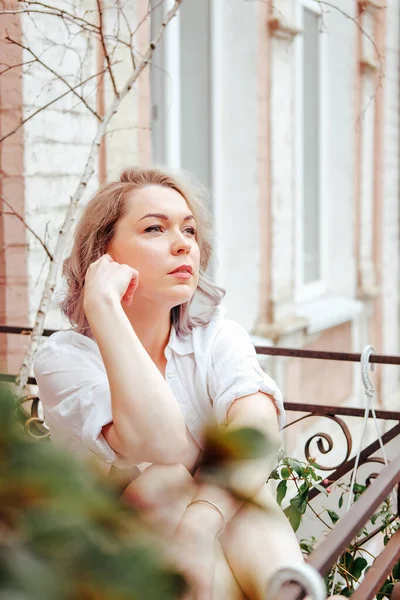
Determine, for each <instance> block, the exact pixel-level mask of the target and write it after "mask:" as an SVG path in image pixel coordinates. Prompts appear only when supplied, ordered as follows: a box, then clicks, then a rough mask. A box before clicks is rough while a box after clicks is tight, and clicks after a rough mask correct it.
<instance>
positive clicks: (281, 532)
mask: <svg viewBox="0 0 400 600" xmlns="http://www.w3.org/2000/svg"><path fill="white" fill-rule="evenodd" d="M255 500H256V501H257V502H258V503H259V504H261V505H262V506H263V509H259V508H256V507H254V506H252V505H251V504H246V505H244V506H242V508H240V509H239V511H238V512H237V514H236V515H235V516H234V517H233V519H231V521H230V522H229V523H228V525H227V527H226V530H225V531H224V533H223V534H222V536H221V545H222V549H223V551H224V553H225V556H226V558H227V560H228V563H229V565H230V567H231V569H232V572H233V573H234V575H235V577H236V579H237V581H238V583H239V585H240V587H241V588H242V590H243V591H244V593H245V594H246V595H247V596H248V598H249V600H268V599H267V598H266V597H265V590H266V587H267V581H268V579H269V577H270V576H271V575H272V573H273V572H274V571H276V570H277V569H278V568H279V567H282V566H285V565H291V564H294V563H302V562H304V559H303V556H302V553H301V550H300V546H299V543H298V541H297V539H296V536H295V534H294V532H293V530H292V528H291V526H290V524H289V521H288V520H287V518H286V517H285V515H284V514H283V512H282V510H281V509H280V507H279V506H278V504H277V503H276V502H275V500H274V498H273V496H272V494H271V492H270V491H269V489H268V487H267V485H265V486H264V487H263V488H262V490H261V491H260V492H259V493H258V494H257V496H256V497H255Z"/></svg>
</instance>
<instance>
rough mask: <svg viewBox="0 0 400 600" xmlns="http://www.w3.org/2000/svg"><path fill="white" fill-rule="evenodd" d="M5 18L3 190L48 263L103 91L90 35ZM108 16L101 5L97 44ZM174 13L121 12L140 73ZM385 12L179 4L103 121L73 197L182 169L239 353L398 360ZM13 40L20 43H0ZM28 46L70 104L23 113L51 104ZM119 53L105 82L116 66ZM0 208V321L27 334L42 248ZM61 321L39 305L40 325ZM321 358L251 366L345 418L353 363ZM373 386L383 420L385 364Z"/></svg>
mask: <svg viewBox="0 0 400 600" xmlns="http://www.w3.org/2000/svg"><path fill="white" fill-rule="evenodd" d="M16 4H17V3H15V2H5V1H3V2H0V6H1V5H2V6H3V9H4V10H6V12H7V11H8V12H7V14H3V15H2V16H1V17H0V30H1V31H0V37H1V51H2V57H6V58H2V62H4V63H5V64H10V63H12V64H14V65H18V64H19V63H21V65H22V63H25V64H23V65H22V66H19V67H15V68H14V69H12V70H10V71H7V72H6V73H2V74H1V75H0V132H1V135H0V137H3V136H4V135H5V133H7V132H9V131H12V130H13V129H14V128H16V127H17V125H18V123H19V122H20V121H21V119H28V120H27V121H26V123H25V125H24V127H23V129H18V132H17V133H15V134H14V135H12V136H10V137H8V138H7V139H6V140H4V141H2V142H1V144H0V169H1V180H0V187H1V194H2V196H3V197H4V198H5V199H9V201H10V202H11V205H12V208H13V209H14V210H15V211H17V212H18V214H20V215H22V216H23V217H24V220H25V222H26V223H25V225H26V224H27V225H29V227H31V229H32V230H34V231H35V232H36V233H37V234H38V235H39V236H40V237H41V238H42V239H46V242H47V244H48V246H49V248H52V247H53V246H54V243H55V240H56V236H57V232H58V229H59V227H60V224H61V222H62V217H63V214H64V212H65V210H66V206H67V204H68V202H69V199H70V197H71V195H72V194H73V192H74V189H75V187H76V185H77V184H78V182H79V178H80V176H81V174H82V171H83V168H84V166H85V162H86V160H87V155H88V152H89V150H90V145H91V143H92V140H93V138H94V132H95V128H96V118H95V116H94V115H93V111H94V112H97V113H98V114H104V112H105V111H106V110H107V108H108V107H109V106H110V103H111V102H112V97H113V82H112V81H110V78H109V77H101V76H99V75H97V76H96V73H97V74H98V73H99V72H100V71H101V68H102V66H104V52H103V48H102V44H101V43H100V42H99V41H98V40H96V39H95V41H93V37H90V36H89V37H88V39H86V38H85V36H84V35H82V36H76V37H75V39H74V40H73V42H71V41H70V38H69V37H68V35H73V33H74V32H72V34H71V32H69V33H68V34H67V33H66V30H65V27H64V23H63V21H62V20H60V21H59V23H58V26H57V27H58V29H57V30H55V29H54V27H55V26H54V22H55V17H54V16H53V17H50V16H46V15H41V16H38V15H36V17H35V18H33V17H34V15H31V16H28V15H26V14H18V13H17V14H16V13H15V11H14V12H13V8H15V6H16ZM82 4H84V5H85V7H86V8H87V11H88V13H87V14H90V10H92V9H93V7H92V6H91V2H90V1H89V0H85V2H84V3H82ZM114 4H115V3H113V2H111V1H107V2H106V1H104V2H103V7H104V12H103V18H104V23H103V25H104V28H105V30H108V31H109V32H110V37H112V32H115V28H116V13H115V10H114V8H115V7H114ZM69 5H70V3H69ZM132 5H133V6H132ZM172 5H173V2H172V1H170V0H165V2H163V3H159V2H153V6H152V10H151V13H150V14H149V15H147V18H146V11H147V6H148V2H147V1H145V0H136V2H134V3H129V2H127V3H126V11H125V12H126V16H127V19H128V22H129V23H130V24H131V26H132V28H133V29H137V31H136V33H135V35H136V38H135V39H136V42H135V49H136V51H137V55H136V58H137V60H139V59H140V57H141V56H143V54H144V52H145V51H146V48H147V46H148V44H149V41H150V40H151V39H154V38H155V36H156V35H157V32H158V31H159V28H160V27H161V25H162V22H163V20H164V19H165V15H166V13H167V11H168V9H169V8H170V7H171V6H172ZM63 6H64V5H63V4H62V3H61V2H58V3H57V7H58V9H61V8H63ZM64 8H65V7H64ZM399 13H400V7H399V5H398V3H397V2H394V1H393V0H392V1H389V0H388V1H387V2H385V3H383V2H380V1H379V0H362V1H356V0H351V1H350V0H332V2H330V3H324V2H317V1H315V0H274V2H273V7H272V5H270V3H269V2H261V1H260V2H258V1H254V2H253V1H245V0H240V1H239V2H233V1H225V0H202V1H201V2H199V1H198V0H184V1H183V3H182V6H181V8H180V10H179V14H178V17H176V18H174V19H173V20H172V22H171V23H170V24H169V25H168V27H167V28H166V32H165V36H164V38H163V40H162V42H161V43H160V44H159V45H158V46H157V49H156V51H155V54H154V57H153V61H152V63H151V66H150V67H148V68H146V69H145V70H144V71H143V73H142V74H141V76H140V78H139V80H138V81H137V84H136V85H135V86H134V87H133V88H132V90H131V92H129V94H128V95H127V97H126V98H125V100H124V101H123V103H122V105H121V107H120V109H119V110H118V112H117V114H116V115H115V117H114V118H113V120H112V122H111V123H110V126H109V129H108V132H107V135H106V136H105V138H104V140H103V142H102V145H101V147H100V153H99V157H98V160H97V163H96V172H95V175H94V176H93V177H92V179H91V181H90V185H89V189H88V191H87V194H86V195H85V201H86V200H87V198H88V197H89V196H90V193H91V192H92V191H93V190H94V189H95V188H96V186H97V185H98V184H99V183H101V182H104V181H107V180H109V179H111V178H113V177H115V176H117V175H118V173H119V171H120V170H121V169H122V168H123V167H125V166H127V165H130V164H150V163H154V162H155V163H157V164H162V165H167V166H170V167H173V168H183V169H186V170H188V171H190V172H192V173H193V174H194V175H195V176H196V177H197V178H198V179H199V180H200V181H201V183H203V185H205V186H206V187H207V188H208V189H209V190H210V202H211V209H212V212H213V222H214V228H215V231H214V233H215V258H214V261H213V265H212V267H211V272H212V275H213V277H214V278H215V281H216V282H217V283H218V284H219V285H221V286H222V287H224V288H225V289H226V291H227V295H226V297H225V300H224V303H225V305H226V306H227V308H228V314H229V316H230V317H231V318H232V319H235V320H237V321H238V322H240V323H241V324H242V325H244V326H245V327H246V328H247V329H248V331H249V332H250V333H251V334H252V335H253V336H254V341H255V342H257V343H266V344H271V343H274V344H277V345H282V346H290V347H300V348H309V349H325V350H333V351H335V350H336V351H348V352H359V351H361V350H362V348H363V347H364V346H365V345H366V344H373V345H374V346H375V348H376V350H377V352H379V353H381V354H399V175H398V174H399V109H400V104H399V66H400V65H399V49H400V47H399V31H400V14H399ZM85 14H86V13H85ZM38 23H40V27H38ZM118 27H119V25H118ZM10 31H12V36H13V37H15V39H16V40H17V41H18V40H19V45H16V44H10V43H6V41H5V37H6V35H8V36H9V35H10ZM55 35H56V36H57V39H58V40H59V43H60V45H59V46H58V45H57V44H54V36H55ZM49 38H52V40H53V43H52V44H49V42H48V40H49ZM22 46H24V47H22ZM66 46H68V49H67V50H66V49H65V47H66ZM27 47H29V48H30V49H31V50H34V51H35V54H36V55H37V56H41V57H43V59H42V60H43V62H46V61H48V62H49V63H51V64H53V65H54V64H56V65H58V68H59V69H61V71H62V72H63V74H64V76H65V78H66V79H67V80H68V82H69V83H70V86H71V87H73V77H74V76H75V74H76V72H79V74H80V78H81V81H85V84H84V85H82V86H81V87H80V88H79V93H80V94H81V95H82V96H84V97H85V99H86V103H85V104H83V103H82V102H81V101H79V99H78V98H77V97H76V95H74V94H73V93H68V94H66V95H65V97H63V98H61V99H60V100H57V102H54V103H53V104H50V106H49V107H47V108H46V109H43V110H41V111H40V112H38V114H37V115H35V116H33V117H32V116H31V115H32V114H33V113H34V112H35V111H37V110H38V109H39V108H40V107H43V106H44V105H46V104H48V103H49V102H51V101H52V99H53V98H55V97H56V95H57V94H58V95H62V94H63V93H64V92H66V89H65V81H61V80H60V79H59V78H58V79H57V78H54V76H51V77H49V71H48V70H46V69H45V68H44V67H43V66H42V65H41V64H38V63H37V62H34V63H32V64H26V63H27V61H28V60H29V59H32V53H31V52H28V51H27V49H26V48H27ZM119 52H120V54H119V55H118V56H116V57H115V56H114V57H113V58H114V59H115V60H116V61H117V64H116V66H115V80H116V81H115V82H114V83H116V84H117V86H120V85H122V82H123V81H124V79H125V77H126V73H127V71H128V69H129V68H130V66H129V65H130V59H131V56H129V52H128V51H127V50H126V51H124V49H122V50H121V49H120V50H119ZM77 56H79V57H80V58H79V59H78V58H77ZM82 57H83V58H82ZM71 74H72V75H71ZM70 77H72V79H69V78H70ZM90 109H92V112H91V110H90ZM83 204H84V202H83ZM3 208H4V205H3ZM10 213H12V210H3V212H2V214H1V216H0V232H1V237H2V240H1V241H2V246H3V248H4V251H3V252H2V254H1V257H0V269H1V279H0V314H1V319H2V323H3V324H13V325H29V324H31V323H32V322H33V319H34V315H35V311H36V309H37V306H38V302H39V299H40V295H41V289H42V286H43V282H44V276H45V271H46V268H47V267H46V264H44V263H46V260H47V259H46V253H45V251H44V249H43V247H42V245H41V244H40V242H39V241H38V240H37V239H36V238H35V237H34V236H33V235H32V234H31V233H29V232H28V231H27V228H26V226H25V225H24V223H23V222H22V221H21V220H20V219H18V218H17V217H16V216H15V214H10ZM61 293H62V289H61V288H60V287H59V288H57V290H56V295H55V301H56V300H57V299H58V298H59V295H60V294H61ZM65 325H66V323H65V321H63V320H62V319H61V316H60V314H59V311H58V309H57V307H56V305H55V302H54V306H53V308H52V310H51V311H50V312H49V314H48V316H47V319H46V326H47V327H49V328H58V327H63V326H65ZM1 338H2V340H0V341H1V343H2V346H1V348H0V350H1V355H2V358H3V361H4V369H7V370H8V371H10V372H16V371H17V369H18V364H19V360H20V356H21V351H22V347H21V340H18V341H17V340H15V339H13V338H12V336H1ZM320 362H321V361H302V360H300V359H280V360H274V361H271V360H268V361H267V363H266V366H267V367H268V368H269V369H270V370H272V372H273V375H274V376H275V377H276V378H277V379H278V381H279V383H280V384H281V386H282V388H283V390H284V393H285V396H286V398H287V399H288V400H290V401H299V402H307V401H312V402H313V403H321V404H337V403H353V402H356V403H357V399H359V396H360V393H361V389H360V385H361V380H360V377H359V367H358V366H355V367H354V366H351V364H350V363H333V362H332V363H331V362H328V361H324V362H323V363H321V364H320ZM375 381H376V385H377V391H378V400H379V402H380V403H381V405H382V406H385V407H388V406H394V403H395V402H396V398H397V392H398V386H399V371H398V369H397V367H393V366H387V367H382V368H379V369H378V370H377V373H376V377H375Z"/></svg>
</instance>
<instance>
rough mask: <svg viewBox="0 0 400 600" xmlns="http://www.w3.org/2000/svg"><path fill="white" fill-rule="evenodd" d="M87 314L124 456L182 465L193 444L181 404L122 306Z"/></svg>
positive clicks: (103, 305)
mask: <svg viewBox="0 0 400 600" xmlns="http://www.w3.org/2000/svg"><path fill="white" fill-rule="evenodd" d="M86 312H87V315H88V321H89V324H90V327H91V330H92V332H93V335H94V337H95V339H96V342H97V344H98V347H99V349H100V352H101V355H102V358H103V362H104V366H105V368H106V372H107V376H108V381H109V385H110V391H111V403H112V415H113V423H114V427H115V432H116V434H117V435H118V438H119V440H120V444H121V447H122V450H123V454H125V455H126V456H129V457H132V458H135V459H137V460H139V461H146V462H157V463H160V464H165V463H175V462H181V458H182V456H183V455H184V454H185V452H186V448H187V441H186V426H185V421H184V418H183V415H182V412H181V410H180V407H179V404H178V402H177V400H176V398H175V396H174V395H173V393H172V392H171V390H170V389H169V387H168V385H167V383H166V381H165V379H164V378H163V376H162V375H161V373H160V371H159V370H158V369H157V367H156V366H155V364H154V363H153V361H152V359H151V358H150V356H149V355H148V354H147V352H146V350H145V349H144V348H143V346H142V344H141V342H140V340H139V339H138V337H137V335H136V333H135V331H134V329H133V328H132V326H131V324H130V322H129V320H128V318H127V316H126V315H125V312H124V311H123V308H122V306H121V304H120V303H116V302H112V301H102V302H96V306H95V307H93V306H92V307H90V310H87V311H86Z"/></svg>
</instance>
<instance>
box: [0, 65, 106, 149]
mask: <svg viewBox="0 0 400 600" xmlns="http://www.w3.org/2000/svg"><path fill="white" fill-rule="evenodd" d="M106 71H107V69H103V70H102V71H100V72H99V73H95V74H94V75H90V77H87V78H86V79H85V80H84V81H80V82H79V83H78V84H77V85H76V86H74V89H76V88H78V87H79V86H81V85H84V84H85V83H87V82H88V81H91V80H92V79H95V78H96V77H99V75H102V74H103V73H105V72H106ZM70 93H71V92H70V90H68V91H67V92H65V93H64V94H61V96H57V98H54V99H53V100H50V102H47V104H44V105H43V106H41V107H40V108H38V110H35V112H33V113H32V114H31V115H29V116H28V117H26V119H22V120H21V122H20V123H19V124H18V125H17V127H15V128H14V129H13V130H12V131H9V132H8V133H6V134H5V135H3V137H2V138H0V143H1V142H4V140H6V139H7V138H9V137H11V136H12V135H14V133H16V132H17V131H18V130H19V129H20V128H21V127H22V126H23V125H25V123H27V122H28V121H30V120H31V119H33V117H35V116H36V115H37V114H39V113H40V112H42V111H43V110H45V109H46V108H48V107H49V106H51V105H52V104H54V103H55V102H58V101H59V100H61V99H62V98H65V96H67V95H68V94H70Z"/></svg>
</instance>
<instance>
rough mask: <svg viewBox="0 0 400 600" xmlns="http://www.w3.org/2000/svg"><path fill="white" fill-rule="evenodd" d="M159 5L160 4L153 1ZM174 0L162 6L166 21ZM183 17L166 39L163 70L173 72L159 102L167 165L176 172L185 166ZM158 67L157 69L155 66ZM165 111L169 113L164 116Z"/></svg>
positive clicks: (172, 24) (170, 26) (174, 22)
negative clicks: (182, 147)
mask: <svg viewBox="0 0 400 600" xmlns="http://www.w3.org/2000/svg"><path fill="white" fill-rule="evenodd" d="M153 2H154V3H155V5H156V6H158V4H159V3H158V1H157V0H153ZM173 5H174V0H165V1H164V2H163V4H162V5H161V7H160V8H161V10H162V11H163V18H162V19H160V17H159V19H158V20H159V21H160V23H161V20H163V19H164V18H165V16H166V15H167V13H168V11H169V10H170V9H171V8H172V7H173ZM158 28H159V23H157V25H156V27H155V29H156V30H157V31H158ZM179 30H180V18H179V11H178V12H177V14H176V16H175V17H174V18H173V19H172V21H171V22H170V23H169V24H168V27H167V28H166V30H165V33H164V36H163V39H162V48H163V51H164V52H163V61H162V63H163V64H162V66H157V67H156V68H161V69H162V70H163V72H165V73H169V74H170V77H168V78H167V81H166V84H165V85H163V86H162V89H157V100H158V102H160V103H163V107H162V114H163V117H164V119H163V122H162V123H161V124H160V127H162V128H163V140H164V162H165V164H166V165H167V166H168V167H170V168H172V169H179V168H180V166H181V156H180V148H181V144H180V123H181V121H180V98H181V93H180V42H179V40H180V35H179ZM153 68H154V67H153ZM164 110H165V114H164Z"/></svg>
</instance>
